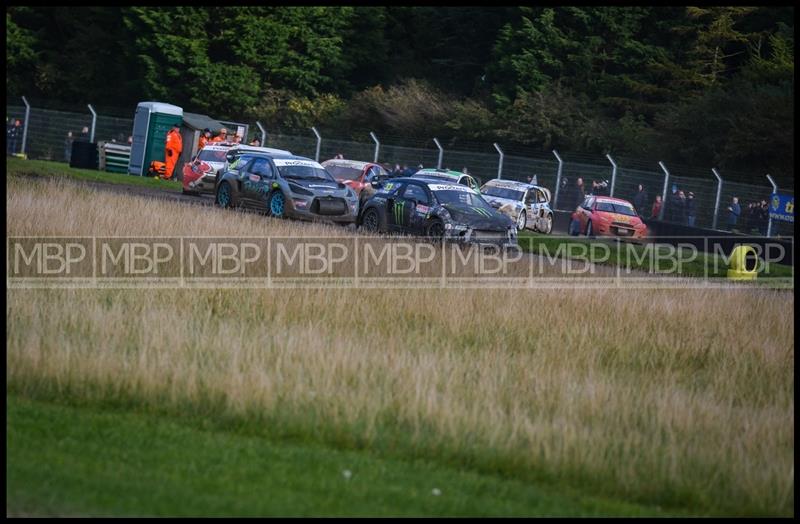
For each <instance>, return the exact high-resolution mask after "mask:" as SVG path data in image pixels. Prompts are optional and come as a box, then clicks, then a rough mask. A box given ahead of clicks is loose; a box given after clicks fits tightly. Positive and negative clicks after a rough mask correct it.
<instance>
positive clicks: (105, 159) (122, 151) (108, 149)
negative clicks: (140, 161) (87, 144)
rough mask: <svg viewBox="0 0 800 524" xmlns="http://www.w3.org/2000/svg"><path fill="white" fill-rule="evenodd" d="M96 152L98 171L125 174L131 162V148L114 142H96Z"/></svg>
mask: <svg viewBox="0 0 800 524" xmlns="http://www.w3.org/2000/svg"><path fill="white" fill-rule="evenodd" d="M97 152H98V158H99V162H98V164H99V166H98V167H99V168H100V171H107V172H109V173H127V172H128V164H129V163H130V161H131V146H125V145H122V144H117V143H116V142H98V143H97Z"/></svg>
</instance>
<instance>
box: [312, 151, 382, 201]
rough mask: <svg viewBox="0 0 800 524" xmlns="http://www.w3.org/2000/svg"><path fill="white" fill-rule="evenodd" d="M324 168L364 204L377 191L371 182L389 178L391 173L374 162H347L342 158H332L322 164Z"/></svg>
mask: <svg viewBox="0 0 800 524" xmlns="http://www.w3.org/2000/svg"><path fill="white" fill-rule="evenodd" d="M322 166H323V167H324V168H325V169H326V170H327V171H328V172H329V173H330V174H331V175H333V178H335V179H336V180H337V181H338V182H341V183H343V184H345V185H346V186H347V187H350V188H352V189H353V191H355V192H356V195H358V196H359V202H360V203H361V204H363V203H364V202H366V201H367V200H369V197H371V196H372V195H373V194H374V193H375V189H374V188H373V187H372V185H371V184H370V182H372V181H373V180H377V179H379V178H381V179H383V178H388V177H389V172H388V171H386V169H384V168H383V166H381V165H380V164H375V163H373V162H359V161H356V160H345V159H342V158H332V159H330V160H326V161H325V162H323V163H322ZM359 207H360V206H359Z"/></svg>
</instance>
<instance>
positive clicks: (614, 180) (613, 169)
mask: <svg viewBox="0 0 800 524" xmlns="http://www.w3.org/2000/svg"><path fill="white" fill-rule="evenodd" d="M606 158H607V159H608V161H609V162H611V190H610V191H609V193H608V196H610V197H613V196H614V186H615V185H616V183H617V163H616V162H614V159H613V158H611V155H609V154H608V153H606Z"/></svg>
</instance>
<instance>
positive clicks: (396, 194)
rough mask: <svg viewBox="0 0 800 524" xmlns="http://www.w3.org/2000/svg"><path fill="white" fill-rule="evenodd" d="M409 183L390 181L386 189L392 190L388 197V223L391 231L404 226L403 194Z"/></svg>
mask: <svg viewBox="0 0 800 524" xmlns="http://www.w3.org/2000/svg"><path fill="white" fill-rule="evenodd" d="M407 185H408V183H406V182H402V183H399V184H398V183H396V182H388V183H387V184H386V189H390V190H392V191H391V193H390V194H388V195H387V197H386V225H387V227H388V229H389V230H390V231H396V230H399V229H401V228H402V227H403V218H402V210H403V206H405V203H404V201H403V197H402V196H401V195H402V194H403V192H404V191H405V189H406V186H407Z"/></svg>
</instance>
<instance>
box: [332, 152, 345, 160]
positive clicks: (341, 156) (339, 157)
mask: <svg viewBox="0 0 800 524" xmlns="http://www.w3.org/2000/svg"><path fill="white" fill-rule="evenodd" d="M333 158H336V159H338V160H344V155H343V154H341V153H336V156H335V157H333Z"/></svg>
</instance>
